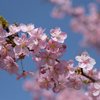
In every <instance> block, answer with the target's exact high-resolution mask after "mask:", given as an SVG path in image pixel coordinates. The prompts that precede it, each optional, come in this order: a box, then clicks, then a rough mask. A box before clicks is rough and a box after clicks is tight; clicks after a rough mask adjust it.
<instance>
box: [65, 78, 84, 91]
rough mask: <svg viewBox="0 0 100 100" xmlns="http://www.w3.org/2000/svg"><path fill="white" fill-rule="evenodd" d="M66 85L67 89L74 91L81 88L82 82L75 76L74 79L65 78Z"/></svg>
mask: <svg viewBox="0 0 100 100" xmlns="http://www.w3.org/2000/svg"><path fill="white" fill-rule="evenodd" d="M66 85H67V87H69V88H74V89H76V90H80V89H81V87H82V81H81V80H80V78H79V77H77V76H75V77H69V78H67V82H66Z"/></svg>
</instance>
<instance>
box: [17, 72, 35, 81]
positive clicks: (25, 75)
mask: <svg viewBox="0 0 100 100" xmlns="http://www.w3.org/2000/svg"><path fill="white" fill-rule="evenodd" d="M33 75H34V73H33V72H23V73H22V74H21V75H18V77H17V78H16V80H20V78H21V77H23V78H26V77H27V76H33Z"/></svg>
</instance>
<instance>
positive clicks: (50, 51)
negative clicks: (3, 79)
mask: <svg viewBox="0 0 100 100" xmlns="http://www.w3.org/2000/svg"><path fill="white" fill-rule="evenodd" d="M8 29H9V31H8V32H5V31H4V29H3V27H2V26H0V38H1V40H0V68H1V69H2V70H4V71H7V72H8V73H10V74H16V75H17V78H16V79H17V80H19V79H20V78H21V77H24V78H25V77H27V76H29V75H32V76H34V74H35V73H33V72H25V69H24V67H23V65H22V70H23V72H22V74H21V75H20V74H19V66H18V64H17V61H18V60H21V64H22V59H24V58H25V56H29V53H31V54H32V55H33V57H32V59H33V61H34V62H36V63H37V69H38V71H39V73H38V77H37V79H36V82H37V83H38V85H39V86H40V88H42V89H44V88H45V89H46V90H49V89H51V88H52V90H53V92H55V93H58V92H60V91H62V90H64V89H75V90H80V89H81V88H82V87H83V86H86V85H87V84H88V83H90V84H93V92H92V96H91V95H90V97H91V98H92V97H95V98H97V100H98V98H99V97H100V93H99V92H100V91H99V90H100V89H99V87H100V86H99V84H100V83H99V75H98V74H99V72H97V71H96V70H95V69H94V65H95V64H96V62H95V60H94V59H93V58H91V57H90V56H89V54H88V52H87V51H84V52H83V53H82V54H81V55H80V56H76V57H75V59H76V60H77V61H78V65H77V66H76V67H74V61H73V60H69V61H66V60H59V59H60V58H61V57H62V55H63V53H64V52H65V51H66V45H64V44H63V43H64V40H65V39H66V38H67V34H66V33H65V32H62V31H61V29H60V28H59V27H56V28H55V29H51V30H50V34H51V39H50V38H48V37H47V35H46V33H44V31H45V30H43V29H42V28H41V27H40V28H35V27H34V24H28V25H27V26H26V25H25V24H22V23H21V24H20V25H19V26H16V25H15V24H12V25H9V27H8ZM20 31H22V33H21V34H18V33H19V32H20ZM19 35H20V37H19ZM30 89H31V88H30ZM87 94H88V93H87Z"/></svg>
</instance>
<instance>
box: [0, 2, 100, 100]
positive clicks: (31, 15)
mask: <svg viewBox="0 0 100 100" xmlns="http://www.w3.org/2000/svg"><path fill="white" fill-rule="evenodd" d="M73 1H74V4H75V5H83V6H85V7H86V6H87V4H88V3H90V2H91V1H93V2H94V1H95V0H73ZM52 8H53V6H52V5H51V4H49V3H43V2H42V0H1V1H0V14H1V15H2V16H3V17H4V18H5V19H6V20H7V21H8V22H9V23H10V24H13V23H14V21H15V20H16V21H17V22H18V24H20V23H24V24H29V23H33V24H34V25H35V28H37V27H42V28H43V29H45V28H46V30H45V33H46V34H49V32H50V29H54V28H55V27H60V28H61V30H62V31H63V32H66V33H67V35H68V37H67V39H66V40H65V43H64V44H66V45H67V52H66V53H64V55H63V57H62V58H61V59H64V60H70V59H72V60H74V62H75V65H77V61H75V56H77V55H78V54H79V53H80V52H83V51H84V50H85V49H86V50H87V51H88V52H89V54H90V56H91V57H93V58H94V59H95V60H96V62H97V64H96V65H95V67H96V68H98V69H100V67H99V66H100V61H99V59H100V55H98V54H97V53H96V51H95V50H92V49H90V48H84V49H82V48H81V47H80V46H79V41H80V40H81V39H82V36H81V35H77V34H75V33H74V32H73V31H72V30H71V28H70V27H69V23H70V18H69V17H65V18H64V19H62V20H58V19H53V18H51V16H50V12H51V10H52ZM31 57H32V56H30V57H29V58H28V57H26V59H25V60H24V61H23V65H24V68H25V70H26V71H35V68H36V64H35V63H34V62H33V61H32V60H31ZM18 64H19V66H20V72H19V73H20V74H21V73H22V69H21V65H20V62H19V63H18ZM16 77H17V76H16V75H10V74H8V73H7V72H5V71H3V70H1V69H0V100H31V96H30V95H29V93H27V92H25V91H24V90H23V88H22V83H23V82H24V81H25V80H26V79H21V80H20V81H17V80H16ZM33 85H34V84H33Z"/></svg>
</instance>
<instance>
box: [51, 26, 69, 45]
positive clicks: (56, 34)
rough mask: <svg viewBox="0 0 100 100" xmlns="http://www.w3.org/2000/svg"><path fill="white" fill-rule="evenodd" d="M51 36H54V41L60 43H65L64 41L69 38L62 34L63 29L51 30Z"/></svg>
mask: <svg viewBox="0 0 100 100" xmlns="http://www.w3.org/2000/svg"><path fill="white" fill-rule="evenodd" d="M50 34H51V35H52V36H51V38H52V39H53V40H54V41H58V42H60V43H63V42H64V39H66V38H67V34H66V33H64V32H61V29H60V28H59V27H58V28H57V27H56V28H55V29H51V30H50Z"/></svg>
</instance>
